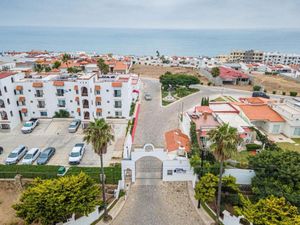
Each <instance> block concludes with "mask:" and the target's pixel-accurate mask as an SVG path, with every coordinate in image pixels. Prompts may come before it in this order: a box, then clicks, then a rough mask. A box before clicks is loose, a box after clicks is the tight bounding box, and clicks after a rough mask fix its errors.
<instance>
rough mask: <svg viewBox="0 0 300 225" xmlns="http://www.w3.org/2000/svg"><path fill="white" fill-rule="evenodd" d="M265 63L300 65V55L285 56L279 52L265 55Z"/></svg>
mask: <svg viewBox="0 0 300 225" xmlns="http://www.w3.org/2000/svg"><path fill="white" fill-rule="evenodd" d="M263 62H264V63H265V64H271V65H276V64H283V65H292V64H294V65H300V55H297V54H283V53H279V52H266V53H264V57H263Z"/></svg>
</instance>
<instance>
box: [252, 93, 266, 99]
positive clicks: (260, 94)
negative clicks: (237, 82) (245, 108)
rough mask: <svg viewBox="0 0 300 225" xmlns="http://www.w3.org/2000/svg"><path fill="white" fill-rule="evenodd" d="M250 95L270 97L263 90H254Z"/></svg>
mask: <svg viewBox="0 0 300 225" xmlns="http://www.w3.org/2000/svg"><path fill="white" fill-rule="evenodd" d="M252 97H261V98H268V99H269V98H270V96H269V95H267V94H266V93H265V92H262V91H254V92H253V93H252Z"/></svg>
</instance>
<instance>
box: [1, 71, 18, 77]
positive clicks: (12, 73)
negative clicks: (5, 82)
mask: <svg viewBox="0 0 300 225" xmlns="http://www.w3.org/2000/svg"><path fill="white" fill-rule="evenodd" d="M15 74H17V73H16V72H11V71H4V72H0V79H3V78H6V77H9V76H12V75H15Z"/></svg>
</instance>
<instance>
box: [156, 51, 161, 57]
mask: <svg viewBox="0 0 300 225" xmlns="http://www.w3.org/2000/svg"><path fill="white" fill-rule="evenodd" d="M156 56H157V57H158V58H159V56H160V53H159V51H158V50H156Z"/></svg>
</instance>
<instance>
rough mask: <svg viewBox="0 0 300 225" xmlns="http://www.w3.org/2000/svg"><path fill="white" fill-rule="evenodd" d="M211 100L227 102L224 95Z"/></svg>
mask: <svg viewBox="0 0 300 225" xmlns="http://www.w3.org/2000/svg"><path fill="white" fill-rule="evenodd" d="M211 102H226V100H225V99H224V98H222V97H217V98H215V99H213V100H211Z"/></svg>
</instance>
